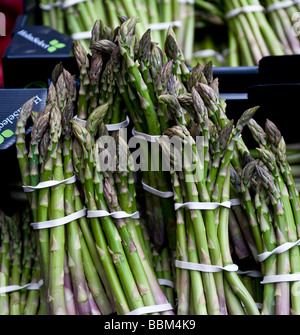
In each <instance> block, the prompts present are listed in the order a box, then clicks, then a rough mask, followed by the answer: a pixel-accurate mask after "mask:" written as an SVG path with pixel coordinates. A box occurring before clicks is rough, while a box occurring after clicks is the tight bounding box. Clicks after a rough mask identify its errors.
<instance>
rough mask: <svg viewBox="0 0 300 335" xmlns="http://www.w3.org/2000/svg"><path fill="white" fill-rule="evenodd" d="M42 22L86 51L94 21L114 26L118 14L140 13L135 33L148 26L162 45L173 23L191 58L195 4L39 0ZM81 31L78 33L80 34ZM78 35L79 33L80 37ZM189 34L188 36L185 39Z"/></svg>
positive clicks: (135, 0)
mask: <svg viewBox="0 0 300 335" xmlns="http://www.w3.org/2000/svg"><path fill="white" fill-rule="evenodd" d="M40 8H41V10H42V22H43V24H44V25H47V26H51V27H52V28H53V29H55V30H58V31H60V32H63V33H67V34H69V35H71V36H73V37H74V39H76V40H77V39H79V40H80V42H81V44H82V45H83V46H84V47H85V49H86V50H87V51H88V50H89V39H90V34H89V32H90V31H91V30H92V27H93V25H94V22H95V21H96V20H98V19H101V20H102V21H103V22H104V23H105V24H106V25H108V26H110V27H112V28H116V27H117V26H118V25H119V22H118V15H119V16H127V17H130V16H139V17H140V18H141V20H142V22H141V24H140V25H139V26H138V27H137V36H138V37H139V38H140V37H141V36H142V35H143V33H144V32H145V31H146V30H147V29H148V28H151V30H152V37H153V39H154V40H155V41H156V42H157V43H159V45H160V46H162V45H163V41H164V39H165V36H166V31H167V28H168V26H169V25H174V31H175V32H176V35H177V38H178V41H180V43H181V45H182V46H183V47H184V50H185V52H186V57H191V54H192V48H193V41H194V21H195V16H194V5H192V4H190V3H189V2H182V3H181V2H178V1H175V0H168V1H156V0H148V1H146V2H143V1H140V0H130V1H128V0H121V1H120V0H105V1H103V0H88V1H79V2H78V3H75V4H72V3H71V4H69V1H68V0H65V1H62V4H61V5H60V6H56V5H55V4H54V1H52V0H40ZM82 33H83V34H84V36H83V35H81V34H82ZM80 35H81V36H80ZM185 36H189V38H185Z"/></svg>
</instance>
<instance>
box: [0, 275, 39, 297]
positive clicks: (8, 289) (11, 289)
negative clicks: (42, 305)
mask: <svg viewBox="0 0 300 335" xmlns="http://www.w3.org/2000/svg"><path fill="white" fill-rule="evenodd" d="M42 285H43V280H42V279H41V280H40V281H39V282H38V283H30V284H26V285H23V286H20V285H9V286H2V287H0V294H3V293H10V292H15V291H21V290H24V289H26V290H31V291H33V290H39V289H40V287H41V286H42Z"/></svg>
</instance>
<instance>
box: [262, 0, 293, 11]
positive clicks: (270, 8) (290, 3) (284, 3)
mask: <svg viewBox="0 0 300 335" xmlns="http://www.w3.org/2000/svg"><path fill="white" fill-rule="evenodd" d="M294 4H295V2H294V1H293V0H287V1H279V2H275V3H273V4H271V5H270V6H267V7H266V12H267V13H271V12H274V11H275V10H279V9H285V8H288V7H291V6H293V5H294Z"/></svg>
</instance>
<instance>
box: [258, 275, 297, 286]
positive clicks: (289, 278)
mask: <svg viewBox="0 0 300 335" xmlns="http://www.w3.org/2000/svg"><path fill="white" fill-rule="evenodd" d="M294 281H300V273H287V274H282V275H274V276H265V277H264V278H263V281H261V282H260V283H261V284H263V285H266V284H275V283H288V282H294Z"/></svg>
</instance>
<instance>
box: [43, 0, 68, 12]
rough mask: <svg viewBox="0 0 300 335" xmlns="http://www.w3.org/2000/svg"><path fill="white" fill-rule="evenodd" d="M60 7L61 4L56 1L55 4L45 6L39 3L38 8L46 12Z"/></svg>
mask: <svg viewBox="0 0 300 335" xmlns="http://www.w3.org/2000/svg"><path fill="white" fill-rule="evenodd" d="M61 5H62V2H61V1H57V2H55V3H49V4H45V5H43V4H41V3H40V4H39V7H40V9H41V10H46V11H48V10H51V9H53V8H55V7H61Z"/></svg>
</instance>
